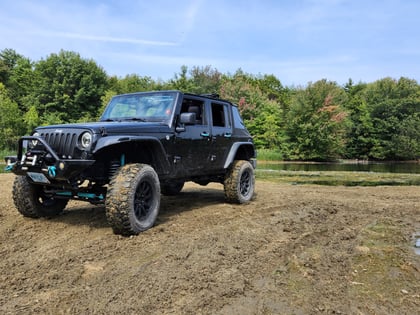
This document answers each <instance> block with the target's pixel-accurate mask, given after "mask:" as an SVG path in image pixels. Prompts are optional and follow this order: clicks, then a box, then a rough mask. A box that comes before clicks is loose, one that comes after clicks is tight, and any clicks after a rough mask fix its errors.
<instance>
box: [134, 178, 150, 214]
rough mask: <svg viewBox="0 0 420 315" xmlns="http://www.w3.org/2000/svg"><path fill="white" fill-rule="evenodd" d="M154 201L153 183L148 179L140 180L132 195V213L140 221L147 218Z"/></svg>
mask: <svg viewBox="0 0 420 315" xmlns="http://www.w3.org/2000/svg"><path fill="white" fill-rule="evenodd" d="M153 203H154V189H153V185H152V184H151V183H150V182H148V181H142V182H141V183H140V184H139V185H138V186H137V189H136V194H135V196H134V214H135V216H136V218H137V219H138V220H140V221H144V220H147V218H148V216H149V214H150V212H151V210H152V208H153Z"/></svg>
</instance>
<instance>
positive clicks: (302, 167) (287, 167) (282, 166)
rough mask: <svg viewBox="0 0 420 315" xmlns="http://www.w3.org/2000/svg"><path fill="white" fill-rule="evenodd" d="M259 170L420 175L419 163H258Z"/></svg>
mask: <svg viewBox="0 0 420 315" xmlns="http://www.w3.org/2000/svg"><path fill="white" fill-rule="evenodd" d="M258 168H259V169H269V170H277V171H309V172H317V171H344V172H346V171H347V172H378V173H410V174H420V163H415V162H414V163H379V162H369V163H349V162H341V163H304V162H259V163H258Z"/></svg>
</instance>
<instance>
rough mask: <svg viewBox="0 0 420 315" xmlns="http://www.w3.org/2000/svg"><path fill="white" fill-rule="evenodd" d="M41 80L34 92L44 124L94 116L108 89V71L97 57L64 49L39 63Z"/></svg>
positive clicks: (37, 67) (37, 68) (38, 69)
mask: <svg viewBox="0 0 420 315" xmlns="http://www.w3.org/2000/svg"><path fill="white" fill-rule="evenodd" d="M35 73H36V75H37V77H38V79H39V82H37V86H36V89H35V90H34V95H35V97H36V98H37V99H38V101H39V104H38V108H37V110H38V113H39V115H40V118H41V120H42V122H43V123H50V122H52V121H53V122H72V121H78V120H80V119H87V118H91V119H93V118H94V117H96V115H97V111H98V109H99V108H100V106H101V97H102V96H103V95H104V94H105V91H106V88H107V76H106V73H105V72H104V70H103V69H102V68H101V67H99V66H98V65H97V64H96V63H95V62H94V61H93V60H86V59H83V58H81V57H80V55H79V54H77V53H75V52H69V51H60V53H59V54H51V55H50V56H49V57H48V58H46V59H45V60H41V61H39V62H38V63H36V64H35Z"/></svg>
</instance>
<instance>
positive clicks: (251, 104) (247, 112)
mask: <svg viewBox="0 0 420 315" xmlns="http://www.w3.org/2000/svg"><path fill="white" fill-rule="evenodd" d="M220 95H221V97H222V98H224V99H227V100H230V101H232V102H233V103H236V104H238V108H239V111H240V112H241V115H242V118H243V119H244V122H245V124H246V125H247V127H248V130H249V131H250V133H251V134H252V135H253V136H254V141H255V144H256V146H257V148H265V149H274V150H278V151H281V152H282V153H284V152H286V151H287V141H286V138H285V134H284V128H283V124H282V110H281V106H279V103H278V102H277V100H269V99H268V97H267V95H266V94H264V93H263V92H262V91H261V89H260V86H259V81H258V79H256V78H255V77H253V76H251V75H249V74H246V73H244V72H243V71H242V70H240V69H239V70H238V71H237V72H236V73H235V74H234V75H233V76H228V75H225V76H223V78H222V84H221V88H220Z"/></svg>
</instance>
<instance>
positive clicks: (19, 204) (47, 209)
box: [13, 176, 68, 218]
mask: <svg viewBox="0 0 420 315" xmlns="http://www.w3.org/2000/svg"><path fill="white" fill-rule="evenodd" d="M13 202H14V204H15V206H16V208H17V210H18V211H19V212H20V214H22V215H23V216H24V217H29V218H41V217H54V216H57V215H59V214H60V213H61V212H63V210H64V208H65V207H66V205H67V202H68V199H57V198H54V197H51V196H48V195H47V194H46V193H45V192H44V187H43V186H42V185H35V184H32V183H31V182H30V181H29V180H28V178H27V177H26V176H16V178H15V181H14V183H13Z"/></svg>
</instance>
